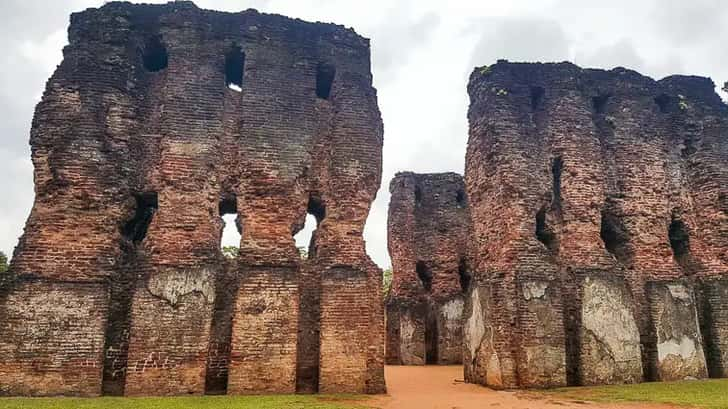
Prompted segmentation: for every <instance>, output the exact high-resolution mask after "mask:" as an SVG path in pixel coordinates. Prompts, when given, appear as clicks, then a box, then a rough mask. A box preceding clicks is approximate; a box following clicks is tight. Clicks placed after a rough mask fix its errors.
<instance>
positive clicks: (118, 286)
mask: <svg viewBox="0 0 728 409" xmlns="http://www.w3.org/2000/svg"><path fill="white" fill-rule="evenodd" d="M134 202H135V206H134V214H133V216H132V217H131V218H130V219H129V220H128V221H127V222H125V223H124V225H123V226H122V227H121V241H120V244H119V245H120V246H121V258H120V260H119V263H118V269H116V271H115V272H114V276H113V277H112V279H111V301H110V303H109V317H108V320H107V323H106V333H105V342H104V345H105V347H104V368H103V375H102V381H101V382H102V387H101V389H102V393H103V394H104V395H113V396H121V395H123V394H124V386H125V383H126V372H127V360H128V354H129V330H130V326H131V304H132V298H133V296H134V290H135V288H136V283H137V278H138V276H139V275H140V271H143V264H144V262H143V260H142V258H143V255H141V254H140V252H139V246H140V245H141V243H142V241H143V240H144V238H145V237H146V235H147V230H148V229H149V225H150V224H151V222H152V219H153V218H154V213H155V212H156V210H157V208H158V206H159V204H158V199H157V194H156V193H154V192H150V193H141V194H136V195H134Z"/></svg>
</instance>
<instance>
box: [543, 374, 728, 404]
mask: <svg viewBox="0 0 728 409" xmlns="http://www.w3.org/2000/svg"><path fill="white" fill-rule="evenodd" d="M544 393H546V394H549V395H552V396H553V397H556V398H562V399H574V400H592V401H600V402H654V403H670V404H674V405H684V406H694V407H700V408H708V409H728V379H710V380H701V381H681V382H649V383H641V384H636V385H615V386H595V387H586V388H584V387H580V388H562V389H556V390H553V391H548V392H544Z"/></svg>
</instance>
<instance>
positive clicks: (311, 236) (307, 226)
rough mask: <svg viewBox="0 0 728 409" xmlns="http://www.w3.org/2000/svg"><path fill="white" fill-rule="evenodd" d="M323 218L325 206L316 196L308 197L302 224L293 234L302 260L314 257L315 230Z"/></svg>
mask: <svg viewBox="0 0 728 409" xmlns="http://www.w3.org/2000/svg"><path fill="white" fill-rule="evenodd" d="M324 218H326V206H325V204H324V203H323V201H322V200H321V198H320V197H319V196H318V195H316V194H311V195H309V198H308V205H307V207H306V217H305V220H304V224H303V226H299V227H298V228H297V229H295V230H294V234H293V239H294V240H295V242H296V248H298V251H299V254H300V256H301V258H302V259H313V258H315V257H316V249H317V248H316V230H317V229H318V226H319V225H320V224H321V222H322V221H323V220H324Z"/></svg>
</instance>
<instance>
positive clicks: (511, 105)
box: [464, 61, 728, 387]
mask: <svg viewBox="0 0 728 409" xmlns="http://www.w3.org/2000/svg"><path fill="white" fill-rule="evenodd" d="M468 92H469V95H470V100H471V104H470V109H469V113H468V118H469V122H470V138H469V142H468V150H467V156H466V169H465V183H466V186H467V192H468V198H469V203H470V209H471V214H472V223H473V231H474V236H473V240H472V242H473V243H474V246H475V248H474V250H473V254H474V262H473V270H474V272H475V277H474V288H473V289H472V291H471V293H470V295H469V297H468V298H467V299H466V306H465V315H464V318H465V322H464V331H465V336H464V339H465V343H466V345H465V349H464V350H465V367H466V369H465V371H466V379H467V380H468V381H470V382H477V383H483V384H488V385H493V386H497V387H519V386H556V385H564V384H567V383H569V384H596V383H621V382H636V381H640V380H642V379H653V380H656V379H662V378H671V379H675V378H680V379H682V378H686V377H696V378H699V377H704V376H705V375H706V371H705V362H706V361H705V360H704V359H702V355H701V354H702V347H701V339H700V338H701V336H700V335H701V334H698V333H696V327H697V322H696V320H697V318H696V317H702V318H701V321H702V322H701V325H702V327H703V328H704V329H710V331H706V330H704V331H703V333H704V336H703V338H706V340H705V342H704V343H702V345H705V346H706V348H711V350H710V351H711V352H710V354H708V358H709V359H708V360H707V362H708V364H709V366H710V365H713V366H716V365H718V364H717V363H719V362H721V360H722V359H723V358H722V357H723V356H724V352H722V349H723V348H724V345H725V331H724V329H723V325H722V324H720V322H721V320H724V317H723V315H725V314H723V313H722V311H723V310H724V308H723V307H721V306H720V301H719V300H721V299H722V298H723V295H724V294H723V292H722V290H721V286H720V285H718V284H717V282H715V281H712V280H713V279H712V278H715V277H724V276H726V275H727V274H728V251H726V249H728V212H726V203H727V202H726V197H728V191H727V190H726V189H727V188H728V166H727V165H726V161H727V160H728V139H726V137H725V135H726V134H728V109H727V108H726V106H725V104H724V103H723V102H722V101H721V100H720V97H719V96H718V95H717V94H716V93H715V91H714V84H713V83H712V82H711V81H710V80H709V79H706V78H700V77H688V76H671V77H668V78H665V79H663V80H660V81H655V80H652V79H650V78H648V77H645V76H642V75H640V74H638V73H636V72H634V71H630V70H627V69H624V68H616V69H614V70H611V71H603V70H590V69H582V68H579V67H577V66H575V65H573V64H570V63H560V64H516V63H508V62H506V61H500V62H498V63H497V64H495V65H493V66H490V67H480V68H476V70H475V71H474V72H473V74H472V75H471V78H470V83H469V86H468ZM702 282H705V284H701V283H702ZM670 286H676V287H675V288H678V287H679V288H680V289H681V290H680V291H677V293H679V294H687V295H686V296H685V297H682V298H681V296H679V297H677V298H675V297H673V296H671V295H670V294H672V293H674V292H675V291H673V292H671V291H669V290H667V289H666V288H670ZM648 288H653V289H654V290H651V291H648ZM693 288H700V290H698V293H697V294H695V295H693V294H694V291H693ZM550 292H551V293H550ZM541 294H543V296H541V297H539V295H541ZM550 294H552V295H550ZM611 297H616V299H615V300H614V302H612V300H608V299H607V298H611ZM693 297H696V299H699V300H703V301H702V303H696V302H694V301H690V300H693ZM605 302H609V305H606V304H605ZM698 304H700V306H701V307H700V310H701V311H698V309H697V308H696V305H698ZM605 308H606V309H605ZM698 312H700V314H698ZM601 315H606V316H609V317H611V318H612V320H611V321H610V322H600V323H599V326H598V327H595V326H594V324H595V323H596V321H595V319H597V318H598V317H599V316H601ZM631 316H632V317H631ZM713 317H715V318H713ZM635 326H636V330H637V331H638V333H639V346H640V348H639V349H640V352H641V362H638V361H637V357H636V352H635ZM688 327H689V328H688ZM614 332H616V334H615V333H614ZM707 338H710V339H707ZM686 340H687V341H686ZM675 343H676V345H677V346H678V347H677V349H676V348H675ZM687 344H690V346H691V348H692V347H694V348H693V349H694V354H693V353H689V354H687V355H689V356H685V354H683V352H684V351H685V349H683V348H682V347H683V346H685V345H687ZM537 351H538V352H539V353H540V354H541V355H540V357H539V358H538V359H539V361H538V365H532V363H533V362H534V361H533V357H535V356H536V352H537ZM675 351H678V352H677V353H676V352H675ZM543 366H547V367H548V368H550V372H548V373H547V372H543ZM640 367H641V368H642V372H643V373H642V374H641V375H640V374H639V372H640ZM709 369H710V368H709ZM721 370H722V368H718V367H715V368H714V369H711V371H712V372H715V373H718V372H719V371H721Z"/></svg>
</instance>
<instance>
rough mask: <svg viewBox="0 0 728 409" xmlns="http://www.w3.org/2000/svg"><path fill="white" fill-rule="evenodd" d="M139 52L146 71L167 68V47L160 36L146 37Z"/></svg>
mask: <svg viewBox="0 0 728 409" xmlns="http://www.w3.org/2000/svg"><path fill="white" fill-rule="evenodd" d="M141 53H142V62H143V64H144V68H145V69H146V70H147V71H150V72H157V71H161V70H163V69H165V68H167V63H168V56H167V48H166V47H165V46H164V44H163V43H162V40H161V37H160V36H153V37H149V38H147V40H146V42H145V43H144V48H143V49H142V50H141Z"/></svg>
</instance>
